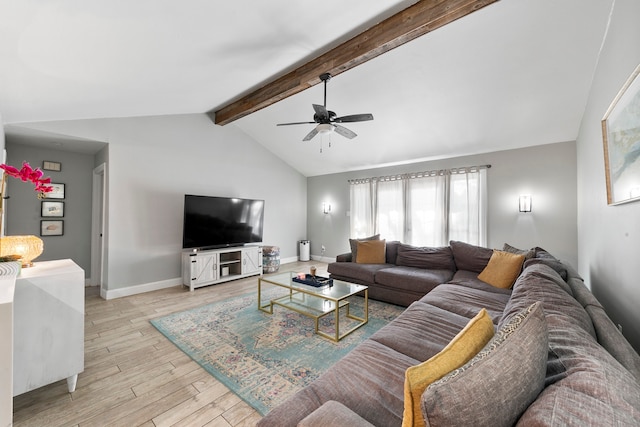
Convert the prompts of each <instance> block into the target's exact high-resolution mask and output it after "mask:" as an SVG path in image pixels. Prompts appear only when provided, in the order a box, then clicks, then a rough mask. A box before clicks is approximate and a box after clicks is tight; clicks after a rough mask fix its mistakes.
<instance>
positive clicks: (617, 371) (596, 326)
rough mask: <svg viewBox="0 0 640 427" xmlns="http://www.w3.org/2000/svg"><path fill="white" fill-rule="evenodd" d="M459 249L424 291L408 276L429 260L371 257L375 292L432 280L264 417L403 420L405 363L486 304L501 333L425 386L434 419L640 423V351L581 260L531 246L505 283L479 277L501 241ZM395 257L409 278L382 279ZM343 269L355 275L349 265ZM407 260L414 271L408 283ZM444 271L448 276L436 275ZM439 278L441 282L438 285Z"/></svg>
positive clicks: (311, 422)
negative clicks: (577, 266)
mask: <svg viewBox="0 0 640 427" xmlns="http://www.w3.org/2000/svg"><path fill="white" fill-rule="evenodd" d="M398 247H401V246H400V245H399V244H398ZM449 249H450V250H451V255H452V256H453V261H454V270H453V271H451V272H450V275H447V273H444V272H443V271H442V270H444V269H440V268H436V269H435V270H436V273H434V274H433V275H427V276H424V275H423V276H421V277H427V279H426V280H425V282H429V284H426V285H424V287H422V288H420V289H421V290H420V291H416V290H415V289H413V290H412V289H408V288H409V285H407V283H408V282H411V281H412V280H414V279H415V278H416V277H418V276H419V273H418V272H416V271H414V270H411V269H415V268H419V267H411V266H403V265H399V266H398V265H397V264H396V263H395V262H394V263H389V262H387V263H386V264H388V265H386V267H381V268H380V266H378V267H375V268H373V267H369V268H365V270H364V272H366V273H367V274H368V276H364V275H360V276H358V277H357V278H358V279H359V280H360V281H359V283H363V282H367V280H370V279H373V280H371V281H370V282H367V284H371V285H373V286H372V287H371V290H370V295H371V296H372V297H374V295H375V296H376V297H382V299H387V300H392V301H396V302H400V303H402V302H404V301H407V300H408V299H404V298H403V297H402V296H401V294H402V293H403V292H407V293H409V294H411V298H409V299H414V296H417V295H416V294H419V293H420V292H423V290H424V289H427V291H426V292H425V294H422V295H421V296H418V297H417V298H415V299H416V301H414V302H412V303H410V305H409V306H408V308H407V309H406V310H405V311H404V312H403V313H402V314H401V315H400V316H398V317H397V318H396V319H395V320H393V321H392V322H390V323H389V324H388V325H386V326H385V327H383V328H382V329H380V330H378V331H377V332H376V333H374V334H373V335H372V336H371V337H370V338H369V339H367V340H366V341H364V342H363V343H362V344H360V345H359V346H358V347H356V348H355V349H354V350H353V351H352V352H351V353H349V354H348V355H347V356H345V357H344V358H343V359H341V360H340V361H339V362H338V363H337V364H335V365H334V366H333V367H331V368H330V369H329V370H328V371H327V372H325V373H324V374H323V375H322V376H321V377H320V378H318V379H317V380H316V381H314V382H313V383H312V384H311V385H309V386H308V387H306V388H304V389H303V390H301V391H299V392H298V393H296V394H295V395H293V396H291V397H290V398H289V399H288V400H286V401H285V402H284V403H283V404H281V405H280V406H278V407H276V408H275V409H273V410H272V411H271V412H270V413H269V414H267V415H266V416H265V417H264V418H263V419H262V420H261V421H260V422H259V423H258V425H259V426H261V427H266V426H278V427H286V426H296V425H300V426H307V427H309V426H323V427H327V426H347V425H348V426H352V427H356V426H371V425H374V426H384V427H388V426H400V425H402V423H403V411H404V401H405V398H404V397H405V394H404V393H405V371H406V370H407V369H408V368H409V367H412V366H416V365H419V364H421V362H424V361H426V360H427V359H430V358H432V356H434V355H436V354H438V353H439V352H441V351H442V350H443V349H444V348H445V347H447V345H448V344H449V343H450V341H451V340H452V339H453V338H454V337H456V336H457V335H458V334H459V332H460V331H461V330H462V329H463V328H465V326H466V325H468V324H469V321H470V319H472V318H474V316H476V315H477V314H478V312H479V311H480V310H481V309H483V308H484V309H486V311H487V313H488V314H489V315H490V317H491V320H492V322H493V324H494V326H495V331H496V335H495V336H494V337H493V339H491V341H489V343H488V344H487V345H486V346H485V347H484V348H483V349H482V350H481V351H480V353H478V355H477V356H475V357H474V358H473V359H471V360H470V361H469V362H468V363H466V364H464V365H463V366H462V367H460V368H458V369H455V370H453V371H452V372H451V373H449V374H447V375H446V376H444V377H443V378H441V379H439V380H438V381H435V382H433V383H432V384H431V385H429V386H428V387H427V388H426V390H425V391H424V393H422V395H421V396H420V410H421V413H422V415H423V416H424V420H425V425H429V426H454V425H473V426H483V425H487V426H489V425H490V426H501V425H518V426H566V425H576V426H632V425H633V426H638V425H640V383H639V381H640V356H638V353H637V352H636V351H635V350H634V349H633V348H632V347H631V346H630V345H629V343H628V342H627V341H626V339H625V338H624V337H623V336H622V334H620V332H619V331H618V329H617V328H616V327H615V325H614V324H613V322H612V321H611V320H610V319H609V317H608V316H607V314H606V312H605V310H604V309H603V307H602V306H601V304H600V303H599V302H598V301H597V299H596V298H595V297H594V296H593V295H592V294H591V292H590V291H589V290H588V289H587V287H586V286H585V285H584V283H583V281H582V279H581V278H580V277H579V276H578V274H577V273H576V272H575V271H574V270H573V269H572V268H571V267H570V266H568V265H566V264H564V263H562V262H560V261H558V260H556V259H555V258H553V257H552V256H551V255H549V254H548V253H547V252H545V251H543V250H540V249H539V248H538V250H532V251H525V252H523V253H525V254H526V256H527V258H528V259H527V260H526V261H524V264H523V268H522V272H521V274H520V275H519V277H518V278H517V280H516V281H515V283H514V284H513V286H512V287H511V288H508V289H502V288H497V287H494V286H491V285H489V284H487V283H485V282H483V281H481V280H479V279H478V274H479V273H480V272H481V271H482V270H483V269H484V268H485V267H486V266H487V264H488V260H489V259H490V258H491V254H492V252H493V251H492V250H490V249H487V248H480V247H476V246H472V245H467V244H464V243H460V242H452V244H451V246H450V247H449ZM427 252H428V251H427ZM436 252H437V254H438V255H442V254H443V253H446V251H444V250H439V251H436ZM388 253H389V251H387V254H388ZM414 255H415V254H414ZM396 259H397V254H396ZM389 260H391V259H387V261H389ZM336 264H339V263H336ZM345 264H346V262H345ZM395 267H402V268H401V269H400V270H397V273H394V274H396V275H395V276H392V275H388V277H389V278H391V277H394V280H396V282H394V283H397V284H398V286H395V287H393V286H391V285H390V282H387V281H386V279H385V280H384V281H380V282H378V281H377V280H378V277H377V276H378V274H379V273H380V272H382V271H384V269H387V268H391V269H393V268H395ZM407 269H409V270H407ZM333 271H334V272H333V273H332V275H334V277H346V276H343V275H342V274H344V272H345V270H340V269H338V270H333ZM372 271H373V272H372ZM376 271H377V273H376ZM401 271H409V272H410V273H409V274H408V275H407V276H406V279H407V281H406V282H403V279H401V278H400V277H398V276H399V272H401ZM364 272H363V271H361V272H360V273H361V274H364ZM338 273H342V274H338ZM438 275H442V276H440V277H444V278H445V279H444V280H438V279H434V277H438ZM353 279H356V277H352V278H351V280H352V281H356V280H353ZM434 280H435V281H440V282H441V283H438V284H433V286H432V284H431V283H432V282H433V281H434ZM412 283H414V282H412ZM376 287H377V288H378V290H376V291H374V289H376ZM427 292H428V293H427Z"/></svg>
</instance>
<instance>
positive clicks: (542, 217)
mask: <svg viewBox="0 0 640 427" xmlns="http://www.w3.org/2000/svg"><path fill="white" fill-rule="evenodd" d="M483 164H491V169H489V170H488V172H487V184H488V193H489V194H488V196H489V197H488V202H489V218H488V239H487V243H488V246H489V247H492V248H502V245H503V244H504V243H505V242H508V243H509V244H511V245H514V246H516V247H521V248H530V247H533V246H541V247H543V248H545V249H547V250H548V251H549V252H551V253H552V254H554V255H555V256H556V257H558V258H561V259H562V260H565V261H567V262H569V263H570V264H572V265H573V266H574V267H576V266H577V226H576V215H577V214H576V205H577V197H576V145H575V142H564V143H557V144H548V145H542V146H536V147H530V148H521V149H515V150H506V151H498V152H493V153H486V154H480V155H475V156H465V157H457V158H452V159H445V160H438V161H432V162H422V163H414V164H411V165H404V166H396V167H387V168H380V169H369V170H364V171H359V172H349V173H341V174H333V175H324V176H318V177H312V178H309V179H308V195H309V196H308V197H309V210H308V212H307V218H308V234H309V240H311V253H312V255H314V257H319V256H321V246H322V245H324V246H325V247H326V252H325V254H324V256H325V257H335V256H336V255H338V254H340V253H343V252H348V251H349V245H348V241H347V239H348V238H349V218H348V217H347V216H346V212H347V211H348V210H349V188H348V184H347V180H349V179H355V178H367V177H374V176H384V175H393V174H398V173H405V172H419V171H428V170H435V169H443V168H453V167H462V166H474V165H483ZM520 194H531V195H532V198H533V212H531V213H526V214H525V213H520V212H518V196H519V195H520ZM323 201H328V202H331V214H329V215H324V214H323V213H322V202H323Z"/></svg>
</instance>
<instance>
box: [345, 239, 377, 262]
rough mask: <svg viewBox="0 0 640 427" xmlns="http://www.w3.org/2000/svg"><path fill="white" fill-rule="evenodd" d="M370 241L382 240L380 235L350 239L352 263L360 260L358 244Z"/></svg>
mask: <svg viewBox="0 0 640 427" xmlns="http://www.w3.org/2000/svg"><path fill="white" fill-rule="evenodd" d="M368 240H380V235H379V234H374V235H373V236H369V237H363V238H362V239H349V246H351V262H356V259H358V242H366V241H368Z"/></svg>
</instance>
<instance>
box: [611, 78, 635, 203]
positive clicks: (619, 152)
mask: <svg viewBox="0 0 640 427" xmlns="http://www.w3.org/2000/svg"><path fill="white" fill-rule="evenodd" d="M638 75H640V65H638V67H637V68H636V69H635V71H634V72H633V73H632V74H631V76H630V77H629V79H628V80H627V82H626V83H625V84H624V86H622V89H620V92H618V95H617V96H616V97H615V99H614V100H613V102H612V103H611V106H609V109H608V110H607V112H606V113H605V115H604V118H603V119H602V136H603V140H604V166H605V174H606V177H605V178H606V183H607V204H609V205H616V204H619V203H626V202H632V201H634V200H640V114H638V112H640V77H638Z"/></svg>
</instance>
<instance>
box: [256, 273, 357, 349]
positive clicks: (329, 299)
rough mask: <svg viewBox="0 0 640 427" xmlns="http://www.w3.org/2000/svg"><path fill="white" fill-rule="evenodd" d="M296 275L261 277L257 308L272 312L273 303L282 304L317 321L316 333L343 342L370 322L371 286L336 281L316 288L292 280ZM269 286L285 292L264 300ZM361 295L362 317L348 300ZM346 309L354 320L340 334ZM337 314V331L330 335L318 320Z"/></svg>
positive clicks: (283, 274)
mask: <svg viewBox="0 0 640 427" xmlns="http://www.w3.org/2000/svg"><path fill="white" fill-rule="evenodd" d="M296 276H297V274H296V273H293V272H287V273H280V274H274V275H269V276H263V277H260V278H259V279H258V309H259V310H262V311H264V312H265V313H269V314H273V306H274V305H279V306H282V307H285V308H288V309H289V310H293V311H295V312H297V313H300V314H302V315H305V316H308V317H311V318H313V319H314V320H315V333H316V334H318V335H320V336H322V337H325V338H328V339H330V340H333V341H340V340H341V339H342V338H344V337H346V336H347V335H349V334H350V333H352V332H353V331H355V330H356V329H358V328H360V327H361V326H363V325H366V324H367V322H368V321H369V288H368V287H367V286H364V285H357V284H355V283H349V282H344V281H341V280H333V285H332V286H327V285H325V286H322V287H315V286H312V285H306V284H303V283H298V282H295V281H293V278H294V277H296ZM268 285H272V286H276V287H278V288H283V289H285V290H286V293H285V294H284V295H281V296H280V295H279V296H277V297H275V298H272V299H268V298H267V299H266V300H264V301H263V299H262V295H263V292H264V288H265V287H266V286H268ZM358 294H362V296H363V297H364V308H363V313H362V316H356V315H354V314H353V313H351V312H350V310H349V308H350V307H349V301H348V299H349V298H351V297H353V296H356V295H358ZM342 308H344V309H345V310H344V311H345V312H346V313H345V316H346V317H347V318H349V319H352V320H355V321H356V322H357V323H356V324H355V325H352V326H351V327H350V328H348V330H346V331H345V332H342V333H340V312H341V309H342ZM331 313H334V317H335V334H328V333H326V332H324V331H321V330H319V329H318V322H319V320H320V319H321V318H323V317H324V316H327V315H329V314H331Z"/></svg>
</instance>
